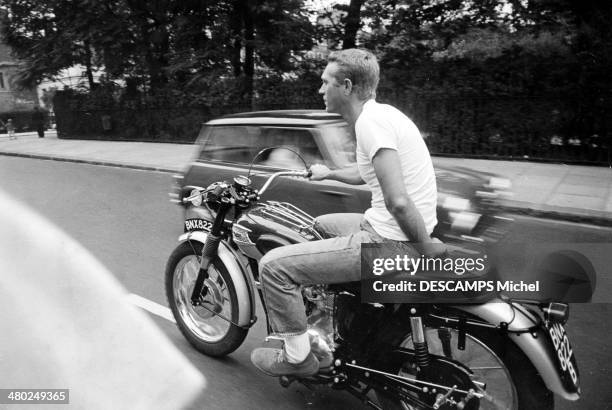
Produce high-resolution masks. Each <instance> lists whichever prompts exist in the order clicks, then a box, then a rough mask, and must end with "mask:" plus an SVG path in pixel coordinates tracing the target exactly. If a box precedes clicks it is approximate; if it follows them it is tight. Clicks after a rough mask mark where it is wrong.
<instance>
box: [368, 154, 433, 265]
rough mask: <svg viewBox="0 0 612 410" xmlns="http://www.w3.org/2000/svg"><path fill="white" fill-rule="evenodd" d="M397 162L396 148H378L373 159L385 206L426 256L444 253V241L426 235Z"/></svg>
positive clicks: (421, 219)
mask: <svg viewBox="0 0 612 410" xmlns="http://www.w3.org/2000/svg"><path fill="white" fill-rule="evenodd" d="M399 163H400V160H399V155H398V154H397V151H395V150H393V149H389V148H381V149H380V150H378V152H377V153H376V155H374V158H373V159H372V164H373V165H374V171H375V172H376V177H377V178H378V182H379V184H380V188H381V190H382V193H383V197H384V198H385V205H386V207H387V210H388V211H389V212H390V213H391V215H393V217H394V218H395V220H396V221H397V224H398V225H399V227H400V229H401V230H402V231H403V232H404V234H405V235H406V236H407V237H408V238H409V239H410V241H411V242H415V243H418V244H419V245H420V246H419V247H420V248H421V251H422V252H423V254H424V255H425V256H432V257H433V256H438V255H440V254H443V253H444V251H445V247H444V245H442V244H440V243H439V241H435V240H432V238H431V237H430V236H429V234H428V233H427V228H426V227H425V221H424V220H423V216H422V215H421V213H420V212H419V210H418V209H417V207H416V205H415V204H414V202H413V201H412V199H410V197H409V196H408V193H407V192H406V186H405V185H404V176H403V175H402V171H401V168H400V167H399V166H398V165H399Z"/></svg>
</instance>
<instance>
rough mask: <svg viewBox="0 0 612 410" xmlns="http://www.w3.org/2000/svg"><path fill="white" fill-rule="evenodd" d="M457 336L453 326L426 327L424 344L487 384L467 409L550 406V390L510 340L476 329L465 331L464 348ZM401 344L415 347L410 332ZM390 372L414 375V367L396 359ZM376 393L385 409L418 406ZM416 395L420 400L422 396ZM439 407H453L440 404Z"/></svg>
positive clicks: (547, 408) (410, 409)
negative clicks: (395, 363)
mask: <svg viewBox="0 0 612 410" xmlns="http://www.w3.org/2000/svg"><path fill="white" fill-rule="evenodd" d="M449 336H450V341H449V342H445V341H444V339H446V340H448V338H449ZM458 337H459V335H458V331H457V330H456V329H450V328H440V329H436V328H426V338H427V344H428V347H429V352H430V353H431V354H435V355H438V356H442V357H446V358H447V359H450V360H454V361H457V362H460V363H461V364H463V365H464V366H466V367H468V368H469V369H470V370H471V371H472V372H473V373H474V374H473V378H472V380H474V381H477V382H482V383H484V385H485V386H486V387H485V389H484V392H485V393H484V394H485V396H484V397H483V398H481V399H480V400H478V399H476V398H473V399H472V400H470V401H468V402H467V405H466V407H465V408H466V409H470V410H474V409H478V410H501V409H504V410H528V409H542V410H552V409H553V407H554V399H553V394H552V393H551V392H550V391H549V390H548V389H547V388H546V386H545V385H544V382H543V380H542V378H541V377H540V375H539V374H538V372H537V371H536V369H535V368H534V367H533V366H532V365H531V363H530V361H529V359H528V358H527V357H526V356H525V355H524V354H523V352H522V351H521V350H520V349H519V348H518V347H517V346H516V345H515V344H514V343H512V341H510V340H508V339H506V338H502V337H501V336H500V335H499V334H498V333H497V332H496V331H493V330H489V329H478V331H474V332H472V333H471V334H469V333H468V334H466V340H465V349H464V350H459V349H458V348H457V346H458V344H457V341H458ZM401 347H405V348H408V349H413V348H414V346H413V343H412V337H411V336H410V335H409V336H408V337H407V338H406V339H405V340H404V341H403V342H402V343H401ZM411 369H412V370H411ZM392 372H393V373H394V374H398V375H401V376H405V377H408V378H414V377H416V371H415V370H414V366H412V364H411V363H397V366H396V368H395V369H393V371H392ZM445 377H446V379H447V380H452V379H453V376H452V375H445ZM462 378H465V377H464V376H463V375H459V374H458V375H457V377H456V378H455V380H461V379H462ZM444 384H445V385H448V384H450V383H444ZM464 387H465V386H464ZM459 388H461V387H459ZM466 388H467V387H466ZM377 396H378V398H379V401H380V403H381V405H382V406H383V408H384V409H385V410H389V409H394V410H395V409H404V410H413V409H414V410H416V409H420V408H421V407H418V406H414V405H413V404H411V403H409V400H401V399H400V398H399V397H393V396H392V395H390V394H389V393H387V392H381V391H377ZM415 397H416V396H415ZM419 399H421V400H422V399H423V397H419ZM440 408H441V409H451V408H455V407H449V406H442V407H440Z"/></svg>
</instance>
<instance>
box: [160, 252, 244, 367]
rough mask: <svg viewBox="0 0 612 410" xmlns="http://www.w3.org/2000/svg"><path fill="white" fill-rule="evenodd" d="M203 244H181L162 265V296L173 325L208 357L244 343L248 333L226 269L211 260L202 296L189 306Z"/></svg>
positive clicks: (216, 260)
mask: <svg viewBox="0 0 612 410" xmlns="http://www.w3.org/2000/svg"><path fill="white" fill-rule="evenodd" d="M202 248H203V244H202V243H200V242H196V241H186V242H183V243H181V244H180V245H179V246H178V247H177V248H176V249H175V250H174V252H172V255H170V258H169V259H168V263H167V265H166V296H167V298H168V303H169V305H170V309H171V310H172V314H173V315H174V318H175V319H176V324H177V325H178V327H179V329H180V330H181V332H182V333H183V335H184V336H185V338H186V339H187V340H188V341H189V343H191V344H192V345H193V346H194V347H195V348H196V349H197V350H198V351H200V352H202V353H204V354H205V355H208V356H215V357H218V356H225V355H227V354H229V353H231V352H233V351H234V350H236V349H237V348H238V347H239V346H240V345H241V344H242V342H243V341H244V338H245V337H246V335H247V333H248V330H247V329H243V328H241V327H238V326H236V325H234V324H232V323H230V322H229V321H228V320H226V319H229V320H231V321H232V322H234V323H236V322H237V321H238V297H237V295H236V289H235V287H234V283H233V282H232V279H231V277H230V274H229V272H228V271H227V268H226V267H225V265H224V264H223V262H222V261H221V259H219V258H218V257H215V258H214V259H213V260H212V263H211V264H210V267H209V268H208V278H207V279H206V280H205V283H204V285H205V288H206V292H205V293H206V296H205V297H204V298H203V300H202V304H201V305H198V306H193V305H192V303H191V293H192V291H193V287H194V285H195V281H196V278H197V276H198V272H199V270H200V260H201V258H202Z"/></svg>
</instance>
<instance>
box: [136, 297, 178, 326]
mask: <svg viewBox="0 0 612 410" xmlns="http://www.w3.org/2000/svg"><path fill="white" fill-rule="evenodd" d="M128 300H129V302H130V303H131V304H133V305H135V306H138V307H139V308H141V309H144V310H146V311H147V312H150V313H153V314H154V315H157V316H159V317H163V318H164V319H166V320H169V321H170V322H172V323H176V320H174V316H172V311H171V310H170V309H168V308H167V307H165V306H162V305H160V304H159V303H155V302H153V301H152V300H149V299H145V298H143V297H142V296H138V295H135V294H133V293H130V294H129V295H128Z"/></svg>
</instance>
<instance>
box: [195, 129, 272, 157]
mask: <svg viewBox="0 0 612 410" xmlns="http://www.w3.org/2000/svg"><path fill="white" fill-rule="evenodd" d="M260 134H261V129H260V128H259V127H250V126H240V127H233V126H229V127H227V126H223V127H210V128H207V127H205V129H203V130H202V132H201V133H200V135H201V136H203V137H204V136H205V140H204V142H203V147H202V151H201V152H200V159H203V160H216V161H229V162H244V163H249V162H251V160H252V159H253V157H254V156H255V155H256V154H257V152H259V149H258V148H259V145H258V141H259V136H260Z"/></svg>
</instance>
